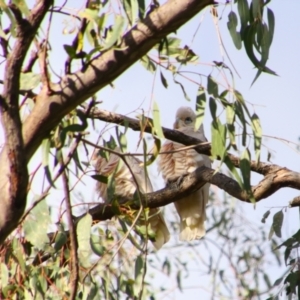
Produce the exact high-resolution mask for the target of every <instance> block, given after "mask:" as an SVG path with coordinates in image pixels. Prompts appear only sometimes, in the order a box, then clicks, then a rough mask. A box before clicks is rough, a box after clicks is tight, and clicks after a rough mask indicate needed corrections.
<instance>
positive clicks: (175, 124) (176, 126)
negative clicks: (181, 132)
mask: <svg viewBox="0 0 300 300" xmlns="http://www.w3.org/2000/svg"><path fill="white" fill-rule="evenodd" d="M178 127H179V119H178V118H176V121H175V123H174V124H173V128H174V129H178Z"/></svg>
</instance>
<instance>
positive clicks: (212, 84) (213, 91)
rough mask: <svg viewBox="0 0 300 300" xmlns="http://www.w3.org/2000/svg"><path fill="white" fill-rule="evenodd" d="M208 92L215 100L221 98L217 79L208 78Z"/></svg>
mask: <svg viewBox="0 0 300 300" xmlns="http://www.w3.org/2000/svg"><path fill="white" fill-rule="evenodd" d="M207 92H208V93H209V94H210V95H213V96H214V97H215V98H217V97H218V96H219V92H218V84H217V83H216V81H215V79H213V78H212V77H211V76H208V78H207Z"/></svg>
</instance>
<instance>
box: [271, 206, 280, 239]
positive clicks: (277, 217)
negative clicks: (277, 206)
mask: <svg viewBox="0 0 300 300" xmlns="http://www.w3.org/2000/svg"><path fill="white" fill-rule="evenodd" d="M282 223H283V212H282V210H280V211H278V212H277V213H276V214H274V216H273V225H272V227H273V229H274V232H275V234H276V236H278V237H280V238H281V227H282Z"/></svg>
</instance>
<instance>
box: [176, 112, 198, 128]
mask: <svg viewBox="0 0 300 300" xmlns="http://www.w3.org/2000/svg"><path fill="white" fill-rule="evenodd" d="M195 121H196V114H195V112H194V111H193V110H192V109H191V108H190V107H185V106H184V107H180V108H179V109H178V110H177V112H176V120H175V123H174V125H173V128H174V129H184V128H194V127H195Z"/></svg>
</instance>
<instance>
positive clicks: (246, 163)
mask: <svg viewBox="0 0 300 300" xmlns="http://www.w3.org/2000/svg"><path fill="white" fill-rule="evenodd" d="M250 161H251V156H250V152H249V150H248V148H246V149H245V150H244V152H243V153H242V156H241V160H240V169H241V173H242V177H243V183H244V189H245V190H246V191H247V193H248V195H249V196H250V200H251V202H255V199H254V197H253V193H252V190H251V180H250V179H251V164H250Z"/></svg>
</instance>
